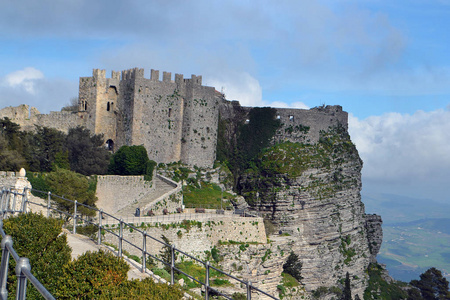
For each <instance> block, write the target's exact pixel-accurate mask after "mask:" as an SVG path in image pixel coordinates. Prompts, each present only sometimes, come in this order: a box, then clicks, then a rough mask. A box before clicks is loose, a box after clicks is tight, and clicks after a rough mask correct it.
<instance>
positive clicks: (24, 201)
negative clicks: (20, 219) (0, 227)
mask: <svg viewBox="0 0 450 300" xmlns="http://www.w3.org/2000/svg"><path fill="white" fill-rule="evenodd" d="M27 201H28V188H24V189H23V196H22V213H27Z"/></svg>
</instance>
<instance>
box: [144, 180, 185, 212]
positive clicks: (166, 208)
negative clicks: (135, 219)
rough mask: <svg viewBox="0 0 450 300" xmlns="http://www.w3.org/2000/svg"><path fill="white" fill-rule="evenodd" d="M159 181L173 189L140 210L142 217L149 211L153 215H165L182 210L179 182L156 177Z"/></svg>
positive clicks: (181, 191) (180, 184) (181, 193)
mask: <svg viewBox="0 0 450 300" xmlns="http://www.w3.org/2000/svg"><path fill="white" fill-rule="evenodd" d="M156 176H158V178H159V179H160V180H162V181H163V182H165V183H166V184H168V185H169V186H172V187H173V189H172V190H170V191H168V192H167V193H165V194H163V195H161V196H159V197H158V198H156V199H154V200H153V201H152V202H150V203H148V204H147V205H145V206H144V207H142V208H141V213H142V214H143V215H146V214H148V212H149V211H151V212H152V213H153V214H154V215H162V214H165V213H166V214H167V213H177V209H180V208H182V204H183V187H182V183H181V182H175V181H173V180H171V179H169V178H167V177H164V176H161V175H159V174H158V175H156Z"/></svg>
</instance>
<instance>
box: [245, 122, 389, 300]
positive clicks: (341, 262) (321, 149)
mask: <svg viewBox="0 0 450 300" xmlns="http://www.w3.org/2000/svg"><path fill="white" fill-rule="evenodd" d="M361 168H362V161H361V159H360V158H359V155H358V152H357V150H356V148H355V146H354V145H353V144H352V142H351V141H350V137H349V135H348V133H347V130H346V128H344V127H342V126H336V127H330V128H329V130H328V131H327V132H325V131H322V132H321V136H320V138H319V142H318V143H315V144H300V143H291V142H284V143H280V144H277V145H275V146H273V147H271V148H269V149H267V150H265V151H264V152H263V153H262V154H260V155H259V156H258V159H257V163H256V165H255V166H253V168H252V169H249V170H247V171H246V172H245V174H244V175H243V176H242V178H241V180H240V182H239V185H238V188H239V190H240V193H241V194H242V195H244V196H245V198H246V201H247V202H248V203H249V204H250V206H251V207H252V208H253V209H254V210H258V211H259V212H260V213H263V214H264V215H265V217H266V218H268V219H270V220H271V221H272V222H273V223H274V225H275V226H276V227H277V228H278V229H279V230H280V233H282V234H283V233H284V234H286V235H289V239H286V243H289V247H288V249H290V250H291V251H293V252H294V253H295V254H297V255H298V257H299V259H300V260H301V262H302V264H303V267H302V270H301V274H302V276H303V280H302V284H303V285H304V288H305V289H306V291H308V292H313V291H316V294H317V293H318V292H320V293H321V294H320V295H321V298H331V297H333V296H334V297H336V295H333V291H337V290H338V289H342V287H343V286H342V283H343V279H344V278H345V276H346V273H347V272H348V273H349V274H350V278H351V286H352V294H353V295H356V294H358V295H359V297H360V298H363V293H364V289H365V288H366V287H367V282H368V276H367V273H366V270H367V267H368V265H369V263H370V261H371V260H373V259H374V257H375V256H376V252H377V250H378V249H379V244H378V242H379V241H378V239H379V238H380V234H379V230H378V229H377V228H380V227H379V226H378V225H377V224H379V223H377V222H378V221H377V220H379V219H378V218H377V217H370V218H369V217H368V218H366V215H365V213H364V205H363V203H362V202H361V196H360V190H361ZM367 224H368V225H367ZM368 226H369V227H371V228H373V230H371V231H370V234H368V231H367V229H366V228H367V227H368ZM369 240H370V242H369ZM373 243H374V244H373ZM375 244H376V245H377V246H375ZM369 245H373V247H371V246H369ZM279 247H280V248H286V246H285V245H283V244H281V245H279Z"/></svg>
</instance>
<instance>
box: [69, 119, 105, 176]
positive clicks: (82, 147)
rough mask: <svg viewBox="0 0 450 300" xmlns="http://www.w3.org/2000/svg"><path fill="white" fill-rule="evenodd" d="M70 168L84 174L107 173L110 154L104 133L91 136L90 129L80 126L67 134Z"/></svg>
mask: <svg viewBox="0 0 450 300" xmlns="http://www.w3.org/2000/svg"><path fill="white" fill-rule="evenodd" d="M67 150H68V151H69V162H70V169H71V170H73V171H75V172H77V173H80V174H83V175H93V174H96V175H102V174H106V173H107V170H108V164H109V160H110V154H109V152H108V150H107V149H106V148H105V144H104V140H103V135H98V134H97V135H93V136H91V134H90V131H89V129H86V128H83V127H81V126H78V127H76V128H71V129H69V133H68V134H67Z"/></svg>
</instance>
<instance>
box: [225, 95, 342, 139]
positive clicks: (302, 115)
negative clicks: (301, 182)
mask: <svg viewBox="0 0 450 300" xmlns="http://www.w3.org/2000/svg"><path fill="white" fill-rule="evenodd" d="M251 109H252V107H244V106H241V105H240V104H239V102H238V101H227V100H223V101H222V102H221V105H220V109H219V112H220V117H221V119H223V120H227V121H228V122H227V123H228V124H227V127H228V128H227V130H228V132H229V136H228V137H227V138H233V136H232V135H233V134H232V133H233V132H236V129H237V127H238V126H239V124H245V123H246V122H248V121H249V120H248V113H249V112H250V110H251ZM275 109H276V115H275V118H276V119H278V120H280V123H281V126H280V128H279V129H278V130H277V132H276V134H275V136H274V140H273V142H274V143H277V142H283V141H291V142H298V143H307V144H315V143H317V142H318V141H319V137H320V132H321V131H327V130H328V129H329V128H330V127H335V126H339V125H340V126H342V127H343V128H345V129H348V113H347V112H345V111H343V110H342V107H341V106H339V105H334V106H330V105H327V106H321V107H314V108H311V109H289V108H275Z"/></svg>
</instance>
